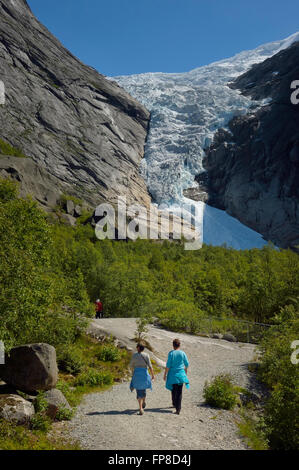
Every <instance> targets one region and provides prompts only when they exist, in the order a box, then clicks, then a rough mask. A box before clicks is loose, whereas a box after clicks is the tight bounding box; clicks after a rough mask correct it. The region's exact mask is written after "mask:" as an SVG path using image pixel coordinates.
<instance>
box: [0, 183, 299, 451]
mask: <svg viewBox="0 0 299 470" xmlns="http://www.w3.org/2000/svg"><path fill="white" fill-rule="evenodd" d="M76 202H78V201H76ZM0 260H1V270H0V286H1V289H0V312H1V313H0V315H1V321H0V338H1V339H2V340H4V343H5V347H6V349H7V350H9V349H10V348H11V347H13V346H14V345H18V344H22V343H29V342H47V343H50V344H53V345H54V346H55V347H56V349H57V353H58V362H59V367H60V370H61V374H60V381H59V384H58V387H59V388H60V389H61V391H62V392H63V393H64V394H65V396H66V398H67V399H68V400H69V402H70V404H71V405H72V406H75V405H76V404H77V403H78V402H79V401H80V399H81V397H82V395H83V394H84V393H87V392H89V391H91V390H93V391H95V390H102V389H103V388H105V387H108V386H109V384H111V383H112V381H113V380H118V379H120V378H121V377H122V376H123V373H124V370H125V369H126V367H127V366H128V357H127V356H126V353H123V352H121V353H119V352H118V351H117V352H116V351H115V349H114V346H113V345H112V343H109V344H106V345H102V344H98V343H93V342H92V341H91V340H87V339H86V338H85V337H84V336H82V332H83V331H84V329H85V325H86V317H91V316H93V315H94V305H93V302H94V300H95V299H96V298H97V297H100V298H101V300H102V301H103V303H104V308H105V314H106V315H107V316H110V317H140V318H141V319H140V325H139V326H138V329H139V333H140V334H141V335H143V334H144V327H145V328H146V324H145V325H144V324H143V319H146V318H147V316H153V317H155V319H156V321H158V322H159V323H160V324H161V325H163V326H165V327H166V328H169V329H171V330H174V331H178V332H180V331H185V332H190V333H195V334H198V333H205V332H210V331H213V332H220V333H224V332H231V333H233V334H235V335H236V336H237V337H238V339H241V340H246V339H247V326H246V325H245V324H243V323H238V322H236V319H241V320H246V321H250V322H253V321H255V322H263V323H268V324H273V325H274V326H272V327H271V328H268V331H266V330H265V331H266V334H261V332H259V331H258V330H256V331H251V332H250V335H251V337H254V338H255V339H256V341H259V340H260V338H262V342H261V346H260V349H261V356H262V358H261V367H260V372H259V373H260V379H261V380H262V381H263V382H264V383H265V384H266V385H267V387H268V388H269V390H270V392H271V393H270V398H269V400H268V402H267V404H266V407H265V412H264V424H263V426H264V427H263V426H261V427H263V429H264V432H265V435H266V437H267V440H268V441H269V446H270V448H271V449H272V448H273V449H295V448H298V444H299V443H298V436H299V429H298V418H297V416H298V414H297V410H298V400H299V399H298V390H299V387H298V385H299V384H298V365H295V364H292V363H291V361H290V357H291V354H292V352H293V350H292V349H291V342H292V341H293V340H298V339H299V326H298V311H299V309H298V298H299V258H298V255H297V254H296V253H294V252H292V251H290V250H276V249H274V248H273V247H272V246H271V245H269V246H266V247H264V248H263V249H260V250H259V249H252V250H244V251H237V250H234V249H228V248H225V247H211V246H203V248H202V249H201V250H198V251H185V250H184V244H183V242H182V241H174V242H167V241H164V242H162V243H157V242H155V241H147V240H137V241H136V242H128V243H125V242H117V241H110V240H104V241H99V240H97V239H96V237H95V234H94V230H93V229H92V227H91V226H89V225H83V224H79V225H78V226H77V227H75V228H73V227H67V226H64V225H60V224H59V223H57V222H55V221H54V220H52V221H51V220H50V218H49V216H48V215H46V214H45V213H44V212H43V211H42V210H41V209H39V207H38V206H37V204H36V203H35V202H33V201H32V200H31V199H29V198H27V199H20V198H18V197H17V187H16V185H15V183H13V182H11V181H9V180H3V179H0ZM207 318H208V320H207ZM119 354H120V359H119ZM216 385H217V387H216ZM213 386H214V391H213V394H212V399H213V397H214V398H215V397H216V399H217V400H218V401H219V399H220V401H221V397H222V394H224V398H225V397H226V396H228V397H230V395H229V393H227V392H229V386H227V385H225V384H224V382H223V381H222V382H221V384H214V385H213ZM215 387H216V388H215ZM225 387H226V388H225ZM207 390H208V389H207ZM207 393H208V392H207ZM217 400H216V401H217ZM232 402H233V400H232V398H231V397H230V398H228V400H227V402H226V401H225V399H224V404H225V406H232V405H231V404H232ZM62 413H63V412H62ZM40 421H41V420H40ZM35 426H36V427H38V426H42V424H41V423H40V424H38V423H36V424H35ZM246 426H247V428H248V426H249V425H248V423H247V424H246ZM4 428H5V429H6V431H0V433H1V432H2V433H5V432H6V433H7V432H8V431H7V426H4ZM4 428H2V429H4ZM0 429H1V426H0ZM18 432H19V431H18V430H17V428H13V430H12V431H11V433H12V434H11V436H12V437H7V442H8V441H9V440H10V439H12V441H13V440H14V439H15V436H16V435H17V434H18ZM28 432H29V431H28ZM31 432H32V433H33V432H35V431H31ZM36 432H40V431H36ZM26 433H27V431H26ZM6 435H8V436H10V434H9V433H8V434H6ZM0 436H1V434H0ZM24 436H25V437H24ZM24 436H23V437H20V441H22V439H23V441H24V442H25V441H26V439H27V441H26V442H29V441H30V439H29V437H28V434H26V435H25V434H24ZM28 439H29V441H28ZM12 441H11V442H12ZM23 441H22V442H23ZM1 442H2V441H1V438H0V447H1V448H3V447H2V444H1ZM36 442H37V441H36V439H35V438H34V439H33V441H32V442H31V441H30V443H29V444H28V445H30V446H34V445H37V444H36ZM47 445H48V444H47ZM30 448H31V447H30Z"/></svg>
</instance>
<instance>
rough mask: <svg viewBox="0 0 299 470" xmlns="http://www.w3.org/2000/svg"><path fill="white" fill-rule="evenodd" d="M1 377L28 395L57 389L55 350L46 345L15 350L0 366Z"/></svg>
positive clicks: (29, 345)
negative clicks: (38, 391)
mask: <svg viewBox="0 0 299 470" xmlns="http://www.w3.org/2000/svg"><path fill="white" fill-rule="evenodd" d="M0 377H1V378H2V379H3V380H4V381H5V382H6V383H7V384H9V385H13V386H14V387H16V389H18V390H22V391H24V392H28V393H30V392H35V391H37V390H50V389H51V388H55V386H56V383H57V380H58V368H57V363H56V351H55V348H54V347H53V346H50V345H49V344H45V343H38V344H28V345H25V346H19V347H16V348H13V349H12V350H11V351H10V355H9V357H7V356H6V359H5V364H4V365H2V366H0Z"/></svg>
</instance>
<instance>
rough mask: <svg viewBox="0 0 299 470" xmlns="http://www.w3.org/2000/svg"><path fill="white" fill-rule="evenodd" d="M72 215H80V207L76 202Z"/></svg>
mask: <svg viewBox="0 0 299 470" xmlns="http://www.w3.org/2000/svg"><path fill="white" fill-rule="evenodd" d="M74 215H75V217H80V216H81V215H82V207H81V206H79V205H78V204H77V205H76V206H75V210H74Z"/></svg>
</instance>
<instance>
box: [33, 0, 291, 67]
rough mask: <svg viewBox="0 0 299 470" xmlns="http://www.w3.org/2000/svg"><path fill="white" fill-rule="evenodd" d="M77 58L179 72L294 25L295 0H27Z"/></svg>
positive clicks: (284, 34)
mask: <svg viewBox="0 0 299 470" xmlns="http://www.w3.org/2000/svg"><path fill="white" fill-rule="evenodd" d="M27 1H28V3H29V5H30V7H31V9H32V11H33V12H34V13H35V15H36V16H37V17H38V19H39V20H40V21H41V22H42V23H44V24H45V25H46V26H47V28H48V29H49V30H50V31H51V32H52V33H53V34H54V35H55V36H57V37H58V38H59V39H60V41H61V42H62V43H63V44H64V45H65V46H66V47H67V48H68V49H69V50H70V51H71V52H72V53H73V54H74V55H76V56H77V57H79V59H81V60H82V61H83V62H85V63H86V64H88V65H91V66H92V67H94V68H96V69H97V70H98V71H99V72H101V73H103V74H105V75H110V76H115V75H130V74H133V73H142V72H185V71H189V70H191V69H193V68H196V67H199V66H201V65H206V64H208V63H210V62H213V61H215V60H219V59H223V58H225V57H230V56H232V55H234V54H236V53H237V52H240V51H242V50H245V49H253V48H255V47H257V46H258V45H260V44H263V43H265V42H271V41H274V40H277V39H282V38H284V37H287V36H289V35H291V34H293V33H294V32H296V31H298V29H299V2H298V0H250V1H246V0H27Z"/></svg>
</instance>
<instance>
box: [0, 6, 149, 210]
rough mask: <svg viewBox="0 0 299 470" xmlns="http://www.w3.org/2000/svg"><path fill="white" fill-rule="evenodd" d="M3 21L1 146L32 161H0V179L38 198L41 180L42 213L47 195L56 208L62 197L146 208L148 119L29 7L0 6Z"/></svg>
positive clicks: (0, 46) (0, 26) (0, 33)
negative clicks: (12, 180)
mask: <svg viewBox="0 0 299 470" xmlns="http://www.w3.org/2000/svg"><path fill="white" fill-rule="evenodd" d="M0 18H1V19H0V80H2V81H3V82H4V84H5V91H6V102H5V104H4V105H1V106H0V138H2V139H3V140H5V141H6V142H8V143H9V144H11V145H12V146H13V147H17V148H19V149H21V150H22V152H23V153H24V154H26V155H27V156H28V157H29V158H30V159H31V160H32V162H31V163H28V162H27V163H24V162H22V163H21V162H20V163H18V162H17V161H16V159H7V158H6V159H3V158H0V171H1V169H2V171H1V172H2V174H11V175H13V176H17V178H18V179H20V180H21V181H22V184H23V182H24V185H25V187H28V185H29V186H31V192H33V194H34V195H36V194H35V189H34V188H33V189H32V185H30V184H29V183H28V179H30V175H31V174H35V175H36V178H38V177H39V176H38V175H42V180H41V181H34V184H36V183H37V184H39V183H40V185H39V190H40V191H41V194H39V195H38V198H39V200H40V199H42V201H43V203H44V204H45V205H47V204H48V201H47V194H48V197H49V194H50V193H51V196H50V199H51V201H52V202H53V193H54V195H55V192H57V194H58V193H59V191H64V192H67V193H69V194H75V195H77V196H79V197H81V198H82V199H84V200H85V201H87V202H89V203H90V204H93V205H95V204H97V203H98V202H100V201H102V200H105V201H109V202H114V201H116V199H117V196H118V195H125V196H127V199H128V201H129V202H136V201H138V202H140V203H142V204H146V205H148V204H149V202H150V197H149V195H148V192H147V189H146V185H145V183H144V181H143V179H142V178H141V176H140V175H139V165H140V161H141V159H142V158H143V153H144V143H145V139H146V134H147V128H148V123H149V112H148V111H147V110H146V109H145V108H144V107H143V106H142V105H141V104H139V103H138V102H137V101H135V100H134V99H133V98H132V97H131V96H130V95H128V94H127V93H126V92H125V91H124V90H123V89H122V88H120V87H119V86H118V85H117V84H116V83H114V82H112V81H108V80H106V79H105V78H104V76H102V75H100V74H99V73H98V72H96V71H95V70H94V69H92V68H91V67H87V66H85V65H84V64H82V63H81V62H80V61H79V60H78V59H76V58H75V57H74V56H73V55H72V54H71V53H70V52H68V51H67V50H66V49H65V48H64V47H63V46H62V45H61V44H60V42H59V41H58V40H57V39H56V38H55V37H53V36H52V35H51V33H49V31H48V30H47V29H46V28H45V27H44V26H43V25H41V24H40V23H39V22H38V21H37V19H36V18H35V17H34V15H33V14H32V12H31V10H30V8H29V7H28V5H27V2H26V1H25V0H0ZM10 163H11V164H10ZM32 171H33V173H32ZM34 172H35V173H34ZM47 175H48V177H47ZM23 180H25V181H23ZM34 184H33V186H34ZM55 189H56V190H55ZM53 190H54V191H53ZM25 192H26V190H25ZM29 192H30V191H29ZM54 198H55V197H54Z"/></svg>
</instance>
